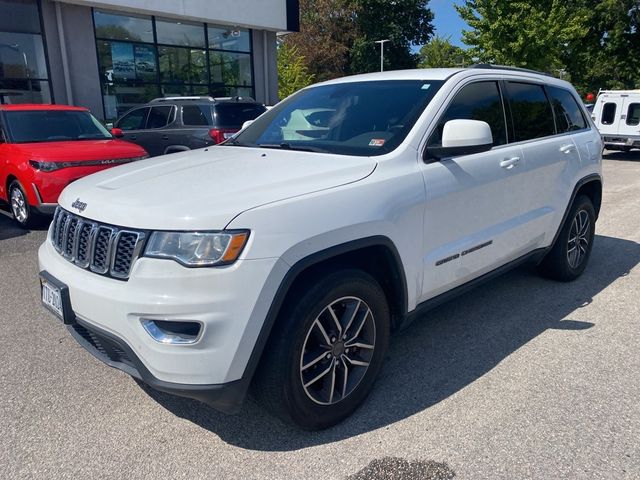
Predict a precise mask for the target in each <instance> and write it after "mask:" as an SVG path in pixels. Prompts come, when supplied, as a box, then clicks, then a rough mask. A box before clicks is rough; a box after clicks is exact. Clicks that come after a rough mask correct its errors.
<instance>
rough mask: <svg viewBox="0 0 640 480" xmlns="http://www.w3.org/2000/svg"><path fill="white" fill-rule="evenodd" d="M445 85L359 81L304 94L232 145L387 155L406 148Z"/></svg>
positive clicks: (273, 111) (281, 105) (281, 106)
mask: <svg viewBox="0 0 640 480" xmlns="http://www.w3.org/2000/svg"><path fill="white" fill-rule="evenodd" d="M442 83H443V82H441V81H431V80H381V81H369V82H363V81H358V82H348V83H337V84H331V85H320V86H316V87H313V88H309V89H306V90H301V91H300V92H298V93H296V94H295V95H292V96H291V97H289V98H288V99H286V100H284V101H282V102H280V103H279V104H278V105H276V106H275V107H274V108H272V109H271V110H269V111H268V112H266V113H265V114H264V115H261V116H260V117H259V118H258V119H256V121H255V122H254V123H252V124H251V125H250V126H249V127H248V128H246V129H245V130H244V131H243V132H241V133H240V134H239V135H238V136H236V137H235V138H234V140H233V141H232V142H229V144H230V145H240V146H247V147H264V148H285V149H300V150H310V151H316V152H322V153H332V154H338V155H359V156H374V155H382V154H384V153H388V152H390V151H392V150H394V149H395V148H396V147H398V145H400V143H402V141H403V140H404V139H405V138H406V136H407V134H408V133H409V131H410V130H411V128H413V126H414V125H415V123H416V121H417V120H418V117H419V116H420V114H421V113H422V112H423V111H424V109H425V107H426V106H427V105H428V104H429V102H430V101H431V99H432V98H433V96H434V95H435V93H436V92H437V91H438V89H439V88H440V87H441V86H442Z"/></svg>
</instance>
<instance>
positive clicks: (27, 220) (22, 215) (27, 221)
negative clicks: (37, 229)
mask: <svg viewBox="0 0 640 480" xmlns="http://www.w3.org/2000/svg"><path fill="white" fill-rule="evenodd" d="M9 204H10V205H11V213H12V214H13V218H14V220H15V221H16V222H17V223H18V225H20V227H22V228H30V227H32V226H33V225H34V223H35V221H36V219H35V217H36V214H35V212H34V211H33V210H32V208H31V206H30V205H29V202H28V200H27V195H26V194H25V193H24V188H22V185H21V184H20V182H18V180H14V181H13V182H11V184H10V185H9Z"/></svg>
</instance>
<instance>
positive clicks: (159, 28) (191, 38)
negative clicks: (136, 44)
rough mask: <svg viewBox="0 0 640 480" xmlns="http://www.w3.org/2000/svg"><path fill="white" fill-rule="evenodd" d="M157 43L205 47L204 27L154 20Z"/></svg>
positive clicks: (200, 24) (199, 24)
mask: <svg viewBox="0 0 640 480" xmlns="http://www.w3.org/2000/svg"><path fill="white" fill-rule="evenodd" d="M156 33H157V35H158V43H164V44H167V45H186V46H190V47H205V45H206V42H205V39H204V25H203V24H202V23H197V24H189V23H185V22H174V21H171V20H160V19H156Z"/></svg>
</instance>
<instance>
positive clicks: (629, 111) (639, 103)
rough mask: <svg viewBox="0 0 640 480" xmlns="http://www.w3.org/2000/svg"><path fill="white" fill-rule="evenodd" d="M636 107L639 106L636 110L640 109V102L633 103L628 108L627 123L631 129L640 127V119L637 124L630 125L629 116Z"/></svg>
mask: <svg viewBox="0 0 640 480" xmlns="http://www.w3.org/2000/svg"><path fill="white" fill-rule="evenodd" d="M634 105H637V107H636V108H638V109H640V102H631V103H629V106H628V107H627V118H625V123H626V124H627V125H628V126H630V127H637V126H638V125H640V118H638V121H637V122H636V123H629V118H630V115H629V114H630V113H631V107H633V106H634Z"/></svg>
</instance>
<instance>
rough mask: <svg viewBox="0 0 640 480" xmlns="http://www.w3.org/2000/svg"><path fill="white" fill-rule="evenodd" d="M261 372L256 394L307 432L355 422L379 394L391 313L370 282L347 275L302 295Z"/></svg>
mask: <svg viewBox="0 0 640 480" xmlns="http://www.w3.org/2000/svg"><path fill="white" fill-rule="evenodd" d="M289 298H290V300H289V301H288V304H287V305H285V306H284V309H283V312H282V315H281V316H280V318H279V319H278V322H277V325H276V327H275V328H274V332H273V334H272V336H271V339H270V341H269V343H268V345H267V347H266V351H265V355H264V356H263V359H262V364H261V368H260V369H259V370H258V372H257V373H256V381H255V393H256V396H257V397H258V400H259V401H261V402H262V403H264V404H265V406H266V407H267V408H268V409H269V410H271V412H272V413H274V414H275V415H276V416H278V417H280V418H281V419H283V420H285V421H288V422H293V423H295V424H297V425H298V426H300V427H302V428H303V429H306V430H319V429H323V428H327V427H330V426H332V425H335V424H336V423H338V422H340V421H342V420H343V419H345V418H346V417H348V416H349V415H350V414H351V413H352V412H353V411H354V410H355V409H356V408H357V407H358V406H359V405H360V404H361V403H362V402H363V401H364V399H365V398H366V396H367V395H368V393H369V392H370V391H371V388H372V387H373V384H374V382H375V379H376V377H377V376H378V373H379V371H380V368H381V367H382V363H383V360H384V356H385V353H386V351H387V347H388V343H389V325H390V318H389V308H388V305H387V301H386V297H385V294H384V291H383V290H382V288H381V287H380V285H379V284H378V283H377V282H376V281H375V279H373V278H372V277H371V276H370V275H368V274H366V273H364V272H361V271H358V270H342V271H338V272H335V273H332V274H329V275H327V276H325V277H324V278H322V279H320V280H319V281H316V282H315V283H314V284H313V285H310V286H307V288H297V289H296V290H295V291H294V292H293V294H292V295H290V297H289Z"/></svg>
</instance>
